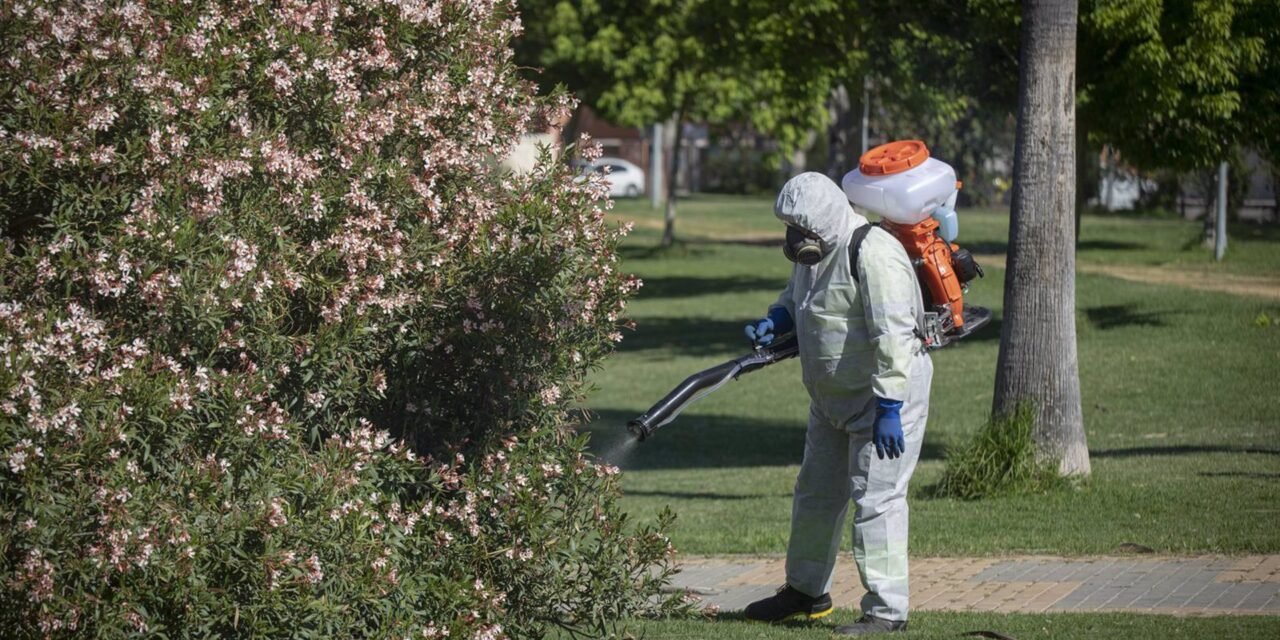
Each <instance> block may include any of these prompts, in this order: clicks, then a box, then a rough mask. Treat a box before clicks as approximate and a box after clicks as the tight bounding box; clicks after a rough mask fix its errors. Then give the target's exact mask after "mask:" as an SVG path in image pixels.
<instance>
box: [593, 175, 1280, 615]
mask: <svg viewBox="0 0 1280 640" xmlns="http://www.w3.org/2000/svg"><path fill="white" fill-rule="evenodd" d="M614 215H616V216H617V217H619V218H621V219H630V220H636V221H637V222H638V224H637V230H636V231H635V232H634V233H633V235H632V237H631V238H630V239H629V240H628V241H627V243H626V244H625V245H624V247H623V255H624V263H623V268H624V269H625V270H627V271H630V272H634V273H636V274H637V275H639V276H640V277H641V278H643V279H644V281H645V287H644V288H643V289H642V290H641V292H640V294H639V295H638V297H637V298H636V299H635V300H634V301H633V302H632V304H631V306H630V307H629V310H628V311H629V315H630V317H632V318H633V319H634V320H635V321H636V323H637V329H636V331H635V332H633V333H630V334H628V335H627V336H626V339H625V340H624V341H623V342H622V344H621V345H620V349H619V352H618V353H617V354H615V355H614V356H613V357H611V358H610V359H609V360H608V361H607V362H606V363H605V366H604V368H603V369H602V370H600V371H599V372H598V373H597V374H596V375H595V376H594V378H593V382H594V384H595V386H596V389H595V391H594V392H593V393H591V394H590V396H589V398H588V405H589V407H590V409H591V410H592V411H593V412H594V413H595V414H596V416H597V419H596V420H595V421H594V422H593V423H592V424H591V425H589V428H590V429H591V431H592V432H593V443H594V444H593V447H594V448H595V450H596V451H597V452H599V453H600V454H601V455H602V456H604V457H606V458H609V459H610V460H612V461H614V462H615V463H617V464H619V466H621V467H622V468H623V469H624V471H626V473H625V474H624V476H623V488H624V491H625V493H626V497H625V498H624V503H623V504H624V507H626V508H627V509H628V510H629V511H631V512H632V513H633V514H634V515H635V516H636V517H638V518H640V519H648V518H652V517H653V515H654V514H655V513H656V512H657V511H658V510H659V509H661V508H662V507H664V506H666V505H670V506H671V507H672V508H673V509H674V510H675V511H676V513H677V514H678V515H679V520H678V522H677V529H676V530H675V531H674V532H673V538H674V541H675V543H676V546H677V547H678V548H679V549H680V550H682V551H684V552H688V553H761V552H781V551H782V550H783V549H784V548H785V543H786V537H787V524H788V519H789V513H790V494H791V488H792V485H793V483H794V480H795V474H796V470H797V466H796V465H798V463H799V461H800V456H801V453H802V447H803V429H804V421H805V417H806V415H807V397H806V395H805V392H804V389H803V388H802V387H801V385H800V381H799V368H798V363H797V362H796V361H789V362H785V363H782V364H779V365H777V366H774V367H771V368H769V369H766V370H763V371H761V372H758V373H754V374H751V375H749V376H746V377H744V378H742V379H741V380H739V381H738V382H735V383H733V384H730V385H726V386H725V387H724V388H722V389H720V390H719V391H717V392H716V393H715V394H713V395H711V396H709V397H707V398H706V399H704V400H702V401H701V402H700V403H698V404H696V405H694V406H693V407H691V408H690V409H689V411H687V412H686V413H685V414H684V415H682V416H681V417H680V418H679V419H677V421H676V422H674V423H673V424H671V425H669V426H667V427H665V428H664V429H663V430H662V431H659V432H658V433H657V434H656V435H655V437H654V438H652V439H651V440H650V441H648V442H645V443H642V444H628V443H627V442H626V438H625V432H624V429H623V425H624V424H625V423H626V421H627V420H628V419H630V418H632V417H634V416H636V415H638V414H640V413H641V412H643V411H644V410H645V409H647V408H648V407H649V405H650V404H652V403H653V402H654V401H656V400H657V399H658V398H660V397H661V396H662V395H664V394H665V393H666V392H667V391H669V390H670V389H671V387H672V386H674V385H675V384H676V383H678V382H679V381H680V380H682V379H684V378H685V377H686V376H687V375H689V374H691V373H693V372H695V371H698V370H701V369H704V368H706V367H709V366H712V365H715V364H718V363H720V362H723V361H724V360H727V359H729V358H731V357H734V356H737V355H740V354H742V353H745V352H746V351H747V349H748V347H747V345H746V342H745V339H744V338H743V336H742V325H743V324H744V323H745V322H746V321H747V320H750V319H753V318H756V317H759V316H760V315H762V314H763V313H764V311H765V309H766V307H767V306H768V305H769V304H770V303H771V302H772V301H773V300H774V298H775V296H776V295H777V293H778V292H779V291H780V290H781V288H782V287H783V285H784V283H785V281H786V278H787V276H788V274H789V273H790V263H788V262H787V261H786V259H785V258H783V257H782V254H781V251H780V250H779V249H778V246H777V244H776V243H773V244H770V243H767V242H762V240H764V239H767V238H768V237H770V236H772V237H775V238H776V237H779V236H780V235H781V233H780V230H781V227H780V225H779V224H778V223H777V222H776V221H775V220H774V218H773V217H772V213H771V203H770V202H769V201H768V200H766V199H747V198H710V197H707V198H697V199H693V200H691V201H687V202H685V203H683V204H682V205H681V209H680V219H679V224H678V227H677V229H678V231H679V232H680V234H681V236H682V238H684V239H685V242H683V243H681V244H679V245H677V246H676V247H674V248H672V249H670V250H665V251H663V250H655V249H654V247H655V246H656V245H657V238H658V235H657V234H658V229H659V228H660V215H659V214H657V213H655V212H652V211H650V210H649V209H648V206H647V203H645V202H639V201H632V202H622V203H620V204H619V206H618V208H617V210H616V211H615V214H614ZM960 216H961V217H960V220H961V236H960V238H959V242H960V243H961V244H962V245H964V246H969V247H972V248H973V249H974V250H975V252H977V253H984V254H992V253H1000V252H1002V251H1003V249H1004V242H1005V238H1006V232H1005V225H1006V222H1007V216H1006V215H1004V214H1001V213H999V212H994V211H985V212H968V211H961V213H960ZM1252 230H1253V231H1257V233H1256V234H1253V235H1255V236H1256V237H1250V235H1249V233H1247V232H1251V228H1249V227H1242V228H1240V230H1233V234H1234V235H1233V237H1232V245H1231V249H1230V252H1229V254H1228V256H1229V260H1228V261H1227V262H1225V263H1224V264H1222V265H1213V264H1211V263H1210V261H1209V258H1208V255H1207V253H1206V252H1205V251H1204V250H1203V249H1201V248H1200V247H1199V245H1198V244H1197V243H1196V238H1197V234H1198V233H1199V225H1198V224H1196V223H1184V222H1178V221H1170V220H1137V219H1126V218H1123V217H1088V218H1086V219H1085V220H1084V223H1083V227H1082V234H1081V235H1082V245H1081V246H1082V249H1081V253H1080V260H1081V263H1082V264H1097V265H1105V264H1119V265H1147V266H1162V267H1164V268H1166V269H1199V270H1206V269H1207V270H1210V271H1212V272H1213V273H1221V274H1237V275H1254V274H1262V275H1263V276H1265V277H1267V278H1274V279H1275V281H1277V282H1280V235H1278V234H1276V233H1275V231H1274V229H1270V230H1265V231H1262V230H1258V229H1257V228H1252ZM1003 277H1004V273H1003V271H1002V270H1000V269H998V268H994V267H992V268H988V269H987V277H986V279H984V280H981V281H979V282H977V283H976V284H975V286H974V287H973V289H972V290H971V292H970V294H969V297H968V298H967V299H968V301H969V302H971V303H975V304H981V305H984V306H988V307H991V308H993V309H995V310H996V311H997V319H996V320H995V321H993V326H991V327H989V328H987V329H986V330H984V331H983V332H981V333H980V334H979V335H977V336H974V337H972V338H970V340H969V341H968V342H967V343H965V344H961V345H959V346H957V347H954V348H950V349H947V350H944V351H942V352H939V353H936V354H935V356H934V362H935V365H936V373H935V379H934V389H933V396H932V406H931V409H932V410H931V415H930V420H929V426H928V432H927V436H926V439H925V445H924V451H923V454H922V457H921V464H920V467H919V471H918V472H917V476H916V479H915V481H914V482H913V484H912V497H911V501H912V502H911V506H912V513H913V517H912V525H913V526H912V528H911V536H912V540H911V545H912V551H913V553H914V554H918V555H970V554H983V555H991V554H1009V553H1056V554H1088V553H1106V552H1109V551H1112V550H1114V549H1115V548H1116V547H1117V546H1119V545H1120V544H1122V543H1125V542H1133V543H1138V544H1142V545H1146V546H1148V547H1152V548H1153V549H1155V550H1157V551H1160V552H1171V553H1191V552H1227V553H1244V552H1276V551H1280V529H1278V528H1277V527H1276V523H1277V522H1280V517H1278V516H1280V499H1278V498H1280V397H1278V396H1280V393H1278V392H1280V301H1277V300H1275V299H1266V298H1254V297H1244V296H1236V295H1229V294H1222V293H1209V292H1203V291H1196V290H1191V289H1185V288H1180V287H1175V286H1168V285H1152V284H1142V283H1135V282H1129V281H1124V280H1118V279H1114V278H1111V277H1108V276H1104V275H1096V274H1092V273H1084V274H1081V275H1080V276H1079V278H1078V280H1077V294H1078V299H1077V317H1078V323H1077V324H1078V331H1079V351H1080V375H1081V384H1082V389H1083V395H1084V411H1085V419H1086V425H1087V430H1088V437H1089V447H1090V450H1091V454H1092V455H1091V457H1092V463H1093V477H1092V479H1091V481H1090V482H1089V483H1088V484H1087V485H1086V486H1085V487H1083V488H1082V489H1080V490H1078V491H1074V492H1069V493H1061V494H1054V495H1049V496H1030V497H1013V498H1002V499H993V500H985V501H982V502H963V501H955V500H944V499H936V498H932V497H930V496H929V489H930V486H931V485H932V484H934V483H935V482H936V481H937V480H938V478H939V475H940V473H941V471H942V468H943V457H944V454H945V451H946V450H947V448H948V447H953V446H957V445H959V444H961V443H962V442H964V441H965V440H966V439H967V438H968V437H969V436H970V435H971V434H972V433H973V432H974V431H975V430H976V429H977V428H978V427H979V426H980V425H981V424H982V422H983V421H984V419H985V417H986V414H987V412H988V410H989V408H990V404H991V393H992V382H993V379H994V373H995V360H996V353H997V350H998V341H999V315H998V312H999V307H1000V301H1001V290H1002V286H1003V284H1002V283H1003ZM1260 318H1267V319H1270V320H1271V322H1270V325H1269V326H1262V325H1264V324H1266V323H1265V322H1260V321H1259V320H1260ZM651 637H681V636H651ZM690 637H692V636H690ZM726 637H727V636H726ZM735 637H736V636H735ZM762 637H768V636H762Z"/></svg>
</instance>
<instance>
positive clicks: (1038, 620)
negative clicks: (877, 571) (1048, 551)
mask: <svg viewBox="0 0 1280 640" xmlns="http://www.w3.org/2000/svg"><path fill="white" fill-rule="evenodd" d="M855 617H856V616H855V615H854V614H853V613H852V612H849V611H837V612H836V613H835V614H832V615H831V616H829V617H828V618H825V619H823V620H821V621H818V622H814V623H807V624H795V625H775V626H769V625H763V624H757V623H749V622H743V621H741V620H740V619H737V618H733V617H728V616H726V617H724V618H722V619H716V620H682V621H653V622H633V623H632V624H631V625H629V626H628V629H627V631H626V635H622V636H621V637H624V638H627V637H630V638H644V639H645V640H677V639H679V640H730V639H732V640H746V639H761V640H767V639H776V640H806V639H808V640H816V639H818V638H821V639H823V640H826V639H827V638H831V637H832V636H831V630H832V629H833V628H834V627H835V626H836V625H840V624H848V623H849V622H852V621H853V620H854V618H855ZM973 631H993V632H997V633H1001V634H1004V635H1005V636H1008V637H1013V638H1017V639H1018V640H1034V639H1036V638H1053V639H1054V640H1075V639H1079V640H1095V639H1097V638H1124V639H1125V640H1173V639H1177V638H1186V639H1188V640H1190V639H1198V638H1232V639H1236V638H1240V639H1250V638H1259V639H1263V638H1265V639H1268V640H1269V639H1270V638H1274V637H1275V633H1276V618H1273V617H1261V616H1256V617H1255V616H1239V617H1215V618H1176V617H1172V616H1155V615H1137V614H1115V613H1106V614H1079V613H1060V614H1046V615H1023V614H1013V615H1001V614H993V613H951V612H932V611H924V612H918V613H913V614H912V615H911V624H910V627H909V629H908V633H907V634H905V636H903V637H906V638H911V639H912V640H926V639H930V638H938V639H941V638H947V639H949V640H950V639H954V638H960V637H965V635H964V634H966V633H968V632H973ZM876 637H879V636H876ZM886 637H898V636H886ZM986 637H992V636H986ZM995 637H998V636H995Z"/></svg>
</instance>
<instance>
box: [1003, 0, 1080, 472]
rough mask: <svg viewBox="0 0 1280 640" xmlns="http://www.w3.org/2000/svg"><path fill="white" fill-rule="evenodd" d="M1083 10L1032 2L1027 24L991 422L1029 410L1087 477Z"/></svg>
mask: <svg viewBox="0 0 1280 640" xmlns="http://www.w3.org/2000/svg"><path fill="white" fill-rule="evenodd" d="M1075 44H1076V2H1075V0H1028V2H1026V3H1025V4H1024V10H1023V16H1022V33H1021V53H1020V54H1019V61H1020V64H1019V75H1018V92H1019V101H1018V102H1019V104H1018V133H1017V143H1016V145H1015V147H1014V182H1013V206H1012V210H1011V212H1010V216H1011V219H1010V225H1009V226H1010V231H1009V258H1008V269H1007V271H1006V272H1005V287H1004V309H1005V312H1004V323H1003V324H1002V325H1001V331H1000V356H999V361H998V363H997V368H996V389H995V399H994V403H993V407H992V412H993V413H994V414H995V415H996V416H997V417H1004V416H1011V415H1013V414H1015V413H1016V412H1017V411H1018V410H1019V409H1020V408H1022V407H1026V408H1027V409H1028V410H1029V411H1030V413H1031V415H1032V416H1033V420H1034V422H1033V428H1032V435H1033V437H1034V439H1035V441H1036V443H1037V445H1038V448H1039V450H1040V452H1041V455H1042V456H1044V457H1045V458H1046V459H1049V460H1052V461H1056V462H1057V463H1058V470H1059V473H1061V474H1062V475H1072V476H1074V475H1087V474H1088V473H1089V451H1088V447H1087V445H1086V442H1085V433H1084V419H1083V414H1082V412H1081V406H1080V376H1079V371H1078V366H1077V362H1076V326H1075V313H1076V311H1075V251H1074V233H1073V223H1072V220H1073V218H1074V216H1073V210H1074V200H1075V187H1074V174H1075V103H1076V101H1075Z"/></svg>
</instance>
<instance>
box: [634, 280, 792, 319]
mask: <svg viewBox="0 0 1280 640" xmlns="http://www.w3.org/2000/svg"><path fill="white" fill-rule="evenodd" d="M786 286H787V282H786V279H780V278H761V277H756V276H736V277H729V278H694V277H688V276H665V277H656V278H645V279H644V286H643V287H641V288H640V293H639V294H637V296H636V297H637V299H640V300H653V299H656V298H692V297H695V296H703V295H710V294H716V293H746V292H748V291H759V290H761V289H764V290H769V291H778V292H781V291H782V289H783V288H784V287H786ZM744 323H745V320H744Z"/></svg>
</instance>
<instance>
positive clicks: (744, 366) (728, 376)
mask: <svg viewBox="0 0 1280 640" xmlns="http://www.w3.org/2000/svg"><path fill="white" fill-rule="evenodd" d="M798 353H800V344H799V342H798V341H797V340H796V338H795V336H792V337H790V338H787V339H785V340H778V341H774V342H773V343H771V344H770V345H769V346H765V347H756V348H755V350H753V351H752V352H751V353H748V354H747V355H745V356H741V357H739V358H734V359H733V360H730V361H728V362H725V363H724V364H719V365H716V366H714V367H711V368H710V369H706V370H703V371H699V372H698V373H695V374H693V375H691V376H689V377H688V378H686V379H685V381H684V382H681V383H680V384H679V385H678V386H676V388H675V389H672V390H671V393H668V394H667V395H666V396H664V397H663V398H662V399H661V400H659V401H658V403H657V404H655V405H653V406H652V407H649V410H648V411H646V412H644V413H643V414H641V415H640V416H639V417H637V418H635V419H633V420H631V421H630V422H628V423H627V431H630V432H631V435H633V436H635V437H636V439H638V440H640V441H641V442H643V441H644V440H645V439H646V438H648V437H649V436H651V435H653V432H654V431H657V430H658V428H659V427H662V426H665V425H667V424H669V423H670V422H671V421H672V420H675V419H676V416H678V415H680V412H681V411H684V409H685V407H688V406H689V405H691V404H693V403H694V402H696V401H698V400H700V399H702V398H703V397H705V396H707V395H708V394H710V393H711V392H712V391H715V390H716V389H719V388H720V387H721V386H723V385H724V383H726V382H728V381H730V380H734V379H736V378H737V377H738V376H741V375H742V374H744V373H751V372H752V371H755V370H757V369H763V368H764V367H767V366H769V365H771V364H773V363H775V362H781V361H783V360H786V359H787V358H794V357H795V356H796V354H798Z"/></svg>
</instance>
